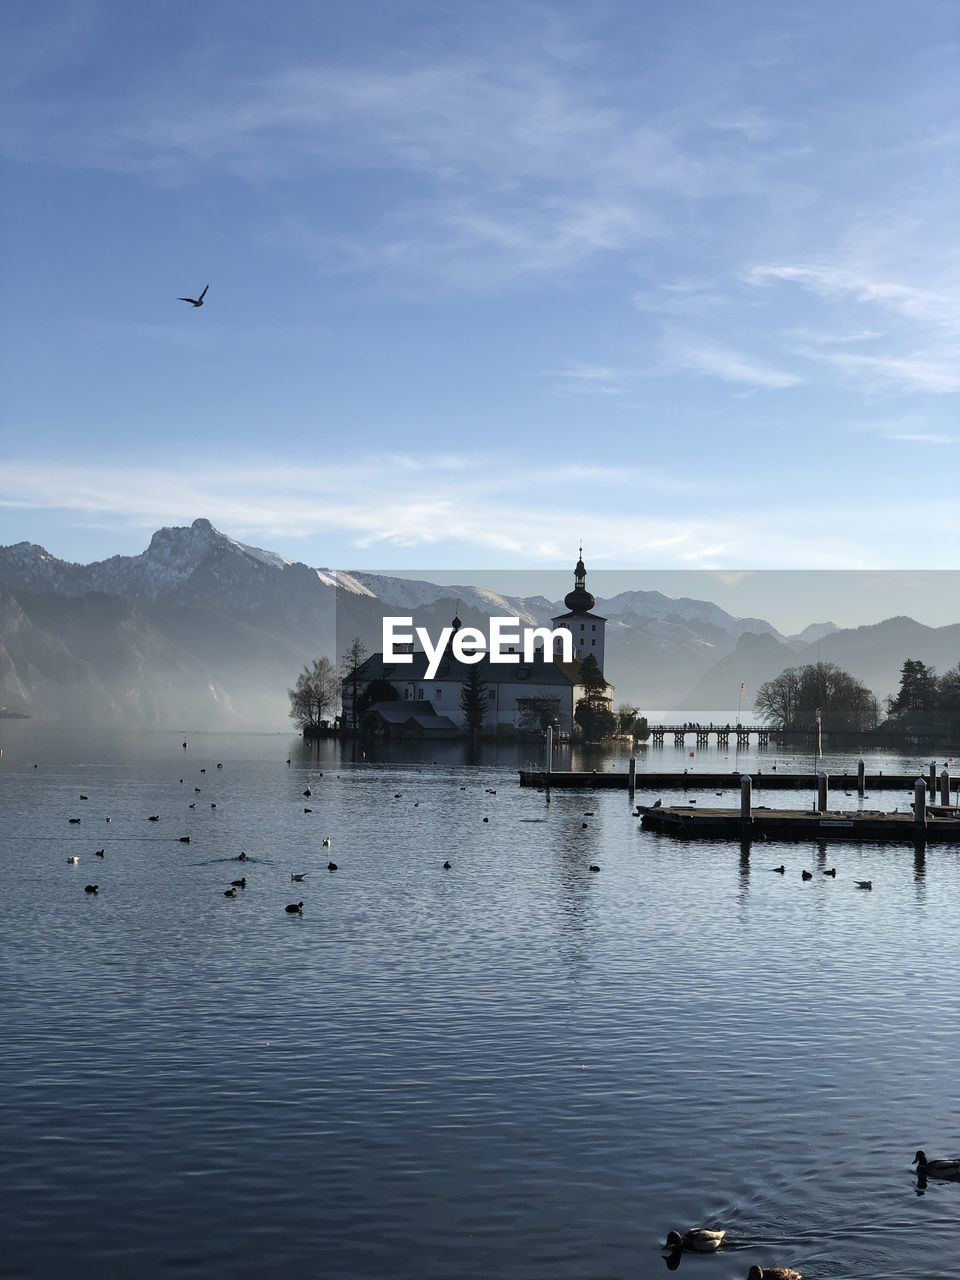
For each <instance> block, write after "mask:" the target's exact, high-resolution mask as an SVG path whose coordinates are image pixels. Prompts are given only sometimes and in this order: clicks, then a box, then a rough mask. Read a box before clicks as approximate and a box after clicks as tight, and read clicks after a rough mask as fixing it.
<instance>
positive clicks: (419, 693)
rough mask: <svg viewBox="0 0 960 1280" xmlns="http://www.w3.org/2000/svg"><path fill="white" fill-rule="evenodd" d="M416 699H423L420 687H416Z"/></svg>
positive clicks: (420, 700)
mask: <svg viewBox="0 0 960 1280" xmlns="http://www.w3.org/2000/svg"><path fill="white" fill-rule="evenodd" d="M417 701H418V702H422V701H423V690H422V689H418V690H417Z"/></svg>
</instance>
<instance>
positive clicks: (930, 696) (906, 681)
mask: <svg viewBox="0 0 960 1280" xmlns="http://www.w3.org/2000/svg"><path fill="white" fill-rule="evenodd" d="M938 685H939V681H938V680H937V673H936V671H935V670H934V669H933V667H928V666H927V664H926V663H925V662H921V661H920V659H919V658H907V660H906V661H905V662H904V664H903V666H902V667H901V668H900V689H899V692H898V693H897V696H896V697H895V698H889V699H888V700H887V710H888V711H889V713H890V715H891V716H894V717H895V718H896V719H905V718H914V719H916V718H917V717H920V718H921V719H923V718H926V717H928V716H930V715H931V714H933V713H935V712H936V709H937V703H938V701H939V698H938V693H939V688H938Z"/></svg>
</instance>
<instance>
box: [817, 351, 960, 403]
mask: <svg viewBox="0 0 960 1280" xmlns="http://www.w3.org/2000/svg"><path fill="white" fill-rule="evenodd" d="M797 352H798V354H800V355H803V356H805V357H806V358H807V359H808V360H815V361H819V362H820V363H822V364H826V365H830V366H831V367H832V368H834V369H837V370H839V372H840V373H842V374H846V375H848V376H850V377H851V378H852V379H853V380H854V381H855V382H857V383H860V384H862V383H864V382H869V383H872V384H873V385H874V386H877V387H880V386H882V385H884V384H889V383H900V384H904V383H905V384H907V385H908V386H910V387H913V388H916V389H917V390H919V391H926V392H931V393H933V394H934V395H948V394H950V393H952V392H954V391H960V365H958V364H957V354H958V353H956V352H952V353H947V352H944V353H942V354H935V353H918V354H917V355H905V356H901V355H859V354H854V353H853V352H848V351H845V352H840V351H829V350H824V349H822V348H817V347H810V346H808V347H798V348H797Z"/></svg>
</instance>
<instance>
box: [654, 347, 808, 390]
mask: <svg viewBox="0 0 960 1280" xmlns="http://www.w3.org/2000/svg"><path fill="white" fill-rule="evenodd" d="M666 360H667V363H668V365H669V366H671V367H672V368H675V369H690V370H692V371H693V372H694V373H703V374H707V375H709V376H711V377H714V378H720V379H721V380H723V381H724V382H737V383H741V384H743V385H746V386H751V387H758V388H761V389H765V390H770V391H779V390H784V389H786V388H787V387H795V386H797V385H798V384H799V382H800V381H801V379H800V378H799V377H798V376H797V375H796V374H794V373H790V372H788V371H787V370H785V369H776V368H774V367H772V366H771V365H768V364H766V363H764V362H762V361H759V360H755V359H754V358H753V357H751V356H748V355H744V354H743V353H742V352H739V351H733V350H731V349H730V348H729V347H721V346H716V345H714V344H712V343H709V342H698V341H695V340H691V341H684V340H681V341H676V340H670V341H669V342H668V343H667V354H666Z"/></svg>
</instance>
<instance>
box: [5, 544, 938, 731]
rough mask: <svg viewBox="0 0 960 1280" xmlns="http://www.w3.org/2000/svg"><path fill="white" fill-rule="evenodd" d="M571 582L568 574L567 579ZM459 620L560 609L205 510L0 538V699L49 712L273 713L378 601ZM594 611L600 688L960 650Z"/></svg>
mask: <svg viewBox="0 0 960 1280" xmlns="http://www.w3.org/2000/svg"><path fill="white" fill-rule="evenodd" d="M571 585H572V583H571ZM458 601H459V614H460V617H461V619H462V620H463V622H464V623H465V624H467V625H470V624H472V625H483V623H484V619H485V617H488V616H490V615H491V614H503V615H516V616H518V617H519V618H520V619H521V620H522V621H524V622H526V623H530V624H534V623H535V624H543V623H545V622H547V621H548V620H549V619H550V617H551V616H553V615H555V614H557V613H560V612H563V611H564V606H563V605H562V603H561V602H558V601H550V600H547V599H546V598H545V597H543V596H534V597H524V598H515V597H511V596H505V595H501V594H499V593H497V592H494V591H487V590H485V589H484V588H482V587H477V586H469V585H464V586H438V585H437V584H435V583H430V582H422V581H414V580H410V579H406V578H395V577H388V576H383V575H377V574H370V573H365V572H356V573H345V572H343V571H340V570H337V571H333V570H328V569H322V568H320V569H318V568H311V567H309V566H308V565H305V564H300V563H297V562H294V561H291V560H288V559H286V558H285V557H283V556H280V555H276V554H275V553H273V552H271V551H264V550H261V549H260V548H257V547H250V546H247V545H245V544H244V543H241V542H238V541H237V540H236V539H234V538H230V537H228V536H227V535H225V534H223V533H220V532H219V531H218V530H216V529H215V528H214V527H213V526H212V525H211V524H210V522H209V521H208V520H203V519H200V520H195V521H194V522H193V524H192V525H191V526H190V527H189V528H173V529H160V530H158V532H157V533H155V534H154V535H153V538H152V539H151V541H150V545H149V547H148V548H147V549H146V551H144V552H143V553H142V554H140V555H138V556H113V557H111V558H110V559H109V560H102V561H99V562H96V563H94V564H87V565H81V564H71V563H69V562H67V561H64V560H60V559H57V557H55V556H52V555H50V553H49V552H47V551H45V550H44V548H43V547H39V546H36V545H35V544H32V543H27V542H20V543H16V544H15V545H13V546H9V547H0V706H5V707H6V708H7V709H8V710H11V711H26V712H29V713H30V714H32V715H37V716H50V717H55V718H60V719H70V720H73V719H77V718H84V719H89V720H95V721H107V722H110V721H121V720H122V721H125V722H128V723H136V724H143V725H151V726H158V727H160V726H163V727H171V728H174V727H175V728H180V727H182V728H188V727H189V728H196V727H206V726H209V727H243V726H249V727H259V726H267V727H282V726H283V725H284V724H285V723H286V713H287V699H286V690H287V688H288V687H289V686H290V684H292V682H293V680H294V678H295V676H296V674H297V672H298V671H299V670H300V668H301V667H302V665H303V664H304V663H305V662H307V661H309V660H310V659H312V658H313V657H315V656H316V655H318V654H322V653H326V654H328V655H330V656H333V655H334V652H335V646H337V644H338V642H339V649H340V650H342V648H343V647H344V645H345V644H347V643H349V642H350V641H351V640H352V639H353V638H354V637H355V636H359V637H360V638H361V639H362V641H363V642H364V644H365V645H366V647H367V649H368V650H371V651H372V650H375V649H379V647H380V637H381V618H382V616H383V614H384V613H396V612H398V611H401V612H403V613H407V614H411V615H412V616H413V617H414V621H415V625H420V626H427V627H429V628H430V630H431V633H434V632H435V631H436V630H437V629H438V628H439V627H440V626H442V625H445V624H447V623H449V621H450V619H451V618H452V616H453V613H454V611H455V609H457V608H458V604H457V602H458ZM597 612H598V613H601V614H603V615H604V616H605V617H606V618H607V619H608V624H607V660H606V673H607V676H608V678H609V679H610V680H611V681H612V682H613V683H614V685H615V686H616V695H615V696H616V700H617V701H621V700H622V701H632V702H636V703H637V704H639V705H640V706H641V707H642V708H644V709H648V708H650V709H656V708H664V707H688V708H691V709H697V710H708V711H712V712H714V713H715V715H716V716H717V717H719V716H723V717H725V718H726V717H729V716H732V715H733V714H734V712H735V711H736V705H737V694H738V690H739V685H740V681H741V680H743V681H745V682H746V684H747V688H748V700H747V701H746V702H745V704H744V710H745V711H746V710H747V709H748V708H749V706H750V705H752V699H753V695H754V694H755V692H756V689H757V686H758V685H759V684H760V682H761V681H763V680H765V679H768V678H769V677H770V676H773V675H776V674H777V673H778V672H779V671H781V670H782V669H783V668H784V667H785V666H791V665H795V664H798V663H803V662H809V661H815V660H816V659H817V657H821V658H823V659H824V660H825V661H835V662H837V663H839V664H840V665H841V666H843V667H845V668H846V669H847V670H850V671H852V672H853V673H854V674H856V675H858V676H860V678H861V679H863V680H865V681H866V683H867V684H869V685H870V687H871V688H873V689H874V690H875V692H877V693H878V694H880V695H884V694H886V693H888V692H891V691H893V690H894V689H895V688H896V686H897V683H898V680H897V672H898V670H899V667H900V664H901V663H902V661H903V659H904V658H905V657H920V658H923V659H924V660H925V661H927V662H931V663H933V665H935V666H936V667H937V668H938V669H940V670H945V669H946V668H947V667H949V666H952V665H953V664H954V663H955V662H957V660H958V658H960V624H958V625H954V626H949V627H940V628H931V627H926V626H923V625H922V624H920V623H917V622H914V621H913V620H912V619H909V618H892V619H888V620H887V621H885V622H881V623H877V624H875V625H873V626H867V627H860V628H857V629H854V630H840V629H839V628H837V627H835V626H834V625H833V624H832V623H830V622H825V623H812V624H811V625H810V626H808V627H806V628H805V629H804V630H803V631H802V632H800V633H799V634H798V635H794V636H785V635H782V634H781V633H780V632H779V631H777V629H776V628H775V627H773V626H772V625H771V624H770V623H769V622H765V621H764V620H763V619H760V618H735V617H733V616H732V615H731V614H729V613H727V612H725V611H724V610H723V609H721V608H719V607H718V606H717V605H715V604H712V603H710V602H709V601H705V600H691V599H686V598H681V599H670V598H669V597H667V596H665V595H662V594H661V593H660V592H655V591H627V592H623V593H621V594H620V595H617V596H614V597H613V598H611V599H609V600H601V599H598V601H597Z"/></svg>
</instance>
